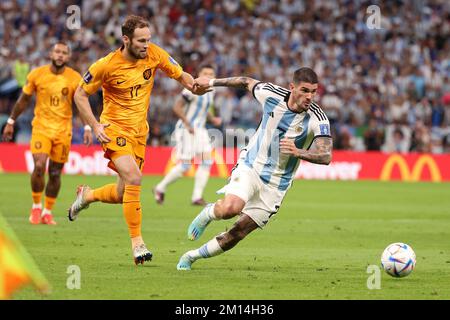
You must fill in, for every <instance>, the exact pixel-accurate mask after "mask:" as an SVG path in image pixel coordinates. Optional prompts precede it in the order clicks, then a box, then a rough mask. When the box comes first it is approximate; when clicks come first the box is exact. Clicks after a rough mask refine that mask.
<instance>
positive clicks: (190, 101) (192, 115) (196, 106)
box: [175, 89, 214, 129]
mask: <svg viewBox="0 0 450 320" xmlns="http://www.w3.org/2000/svg"><path fill="white" fill-rule="evenodd" d="M181 95H182V96H183V98H184V100H185V101H186V103H187V108H186V118H187V120H188V121H189V124H190V125H191V127H192V128H194V129H196V128H205V124H206V117H207V115H208V110H209V108H210V107H211V105H212V103H213V100H214V91H211V92H207V93H205V94H204V95H202V96H197V95H195V94H193V93H192V92H190V91H189V90H188V89H183V91H182V92H181ZM184 127H185V126H184V124H183V121H181V119H180V120H178V122H177V124H176V126H175V128H176V129H183V128H184Z"/></svg>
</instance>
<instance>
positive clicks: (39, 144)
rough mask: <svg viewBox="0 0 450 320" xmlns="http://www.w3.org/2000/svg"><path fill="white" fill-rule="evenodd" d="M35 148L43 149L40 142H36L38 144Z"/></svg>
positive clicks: (35, 144)
mask: <svg viewBox="0 0 450 320" xmlns="http://www.w3.org/2000/svg"><path fill="white" fill-rule="evenodd" d="M34 147H35V148H36V149H40V148H42V143H41V142H40V141H36V142H35V143H34Z"/></svg>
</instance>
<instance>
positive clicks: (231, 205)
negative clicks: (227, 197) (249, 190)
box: [220, 201, 242, 218]
mask: <svg viewBox="0 0 450 320" xmlns="http://www.w3.org/2000/svg"><path fill="white" fill-rule="evenodd" d="M241 210H242V208H241V206H240V205H239V204H237V203H235V202H233V201H224V202H222V204H221V210H220V211H221V212H222V216H223V218H232V217H234V216H235V215H237V214H239V213H241Z"/></svg>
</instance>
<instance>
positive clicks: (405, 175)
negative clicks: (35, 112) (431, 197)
mask: <svg viewBox="0 0 450 320" xmlns="http://www.w3.org/2000/svg"><path fill="white" fill-rule="evenodd" d="M395 166H398V168H399V169H400V177H401V180H402V181H420V177H421V175H422V172H423V170H424V169H425V166H426V167H428V169H429V170H430V174H431V180H432V181H433V182H441V181H442V177H441V171H440V170H439V168H438V166H437V164H436V162H435V161H434V159H433V158H432V157H431V156H429V155H423V156H420V158H419V159H417V161H416V162H415V163H414V165H413V167H412V170H410V168H409V166H408V163H407V162H406V160H405V158H403V157H402V156H400V155H398V154H393V155H391V156H390V157H389V158H388V159H387V160H386V162H385V163H384V166H383V169H382V170H381V176H380V180H381V181H389V180H391V176H392V171H393V170H394V167H395Z"/></svg>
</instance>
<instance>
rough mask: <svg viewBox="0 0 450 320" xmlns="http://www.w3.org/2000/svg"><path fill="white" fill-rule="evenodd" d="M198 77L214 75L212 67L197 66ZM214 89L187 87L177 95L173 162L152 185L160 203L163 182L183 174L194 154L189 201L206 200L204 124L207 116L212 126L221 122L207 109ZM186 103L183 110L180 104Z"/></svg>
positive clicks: (208, 157) (208, 149) (207, 145)
mask: <svg viewBox="0 0 450 320" xmlns="http://www.w3.org/2000/svg"><path fill="white" fill-rule="evenodd" d="M199 76H200V77H208V78H214V77H215V72H214V68H213V67H212V66H210V65H204V66H202V67H200V71H199ZM213 100H214V92H208V93H206V94H205V95H203V96H198V95H195V94H193V93H192V92H190V91H189V90H187V89H184V90H183V91H182V92H181V96H180V97H179V98H178V100H177V101H176V102H175V105H174V107H173V111H174V112H175V114H176V115H177V116H178V118H180V119H179V120H178V122H177V124H176V126H175V131H174V132H173V137H174V139H175V141H176V147H175V151H176V159H177V164H176V165H175V166H174V167H173V168H172V169H171V170H170V171H169V172H168V173H167V175H166V176H165V177H164V179H163V180H162V181H161V182H160V183H158V185H157V186H156V187H155V188H154V189H153V193H154V196H155V200H156V202H157V203H158V204H163V202H164V195H165V192H166V189H167V186H168V185H169V184H171V183H173V182H175V181H177V180H178V179H179V178H181V177H182V176H183V174H184V173H185V172H186V171H188V170H189V169H190V167H191V164H192V161H193V160H194V158H195V159H196V160H197V161H199V163H198V164H199V165H198V168H197V172H196V173H195V183H194V190H193V193H192V204H193V205H202V206H204V205H205V204H206V202H205V200H204V199H203V191H204V189H205V187H206V184H207V183H208V178H209V173H210V169H211V165H212V159H211V151H212V146H211V141H210V138H209V135H208V131H207V130H206V128H205V123H206V120H207V119H208V120H209V121H210V122H211V123H212V124H213V125H214V126H220V124H221V123H222V121H221V119H220V118H219V117H214V116H213V115H212V114H211V113H210V112H209V109H210V107H211V106H212V104H213ZM185 105H186V110H185V111H184V110H183V108H184V106H185Z"/></svg>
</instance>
